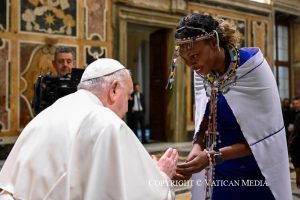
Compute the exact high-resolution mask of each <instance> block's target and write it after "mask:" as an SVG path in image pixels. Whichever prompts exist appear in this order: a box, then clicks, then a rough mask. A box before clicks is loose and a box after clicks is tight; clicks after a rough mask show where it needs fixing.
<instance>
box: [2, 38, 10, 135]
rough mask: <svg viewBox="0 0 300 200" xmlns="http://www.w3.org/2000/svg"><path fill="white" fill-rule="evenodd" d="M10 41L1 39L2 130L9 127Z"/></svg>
mask: <svg viewBox="0 0 300 200" xmlns="http://www.w3.org/2000/svg"><path fill="white" fill-rule="evenodd" d="M9 61H10V57H9V42H8V41H7V40H4V39H0V125H1V127H2V128H1V129H2V131H5V130H8V129H9V114H10V105H9V97H10V95H9V88H10V87H9V86H10V85H9Z"/></svg>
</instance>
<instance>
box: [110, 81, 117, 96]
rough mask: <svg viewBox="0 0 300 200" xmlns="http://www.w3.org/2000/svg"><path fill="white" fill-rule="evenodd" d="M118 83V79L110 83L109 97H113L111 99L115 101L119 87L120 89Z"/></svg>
mask: <svg viewBox="0 0 300 200" xmlns="http://www.w3.org/2000/svg"><path fill="white" fill-rule="evenodd" d="M118 84H119V82H118V81H117V80H114V81H113V82H112V83H111V84H110V88H109V97H110V99H111V101H115V97H116V94H117V92H118V91H117V89H118Z"/></svg>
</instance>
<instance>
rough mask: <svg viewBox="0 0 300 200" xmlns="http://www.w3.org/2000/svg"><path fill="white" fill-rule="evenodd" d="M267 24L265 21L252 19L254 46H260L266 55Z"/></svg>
mask: <svg viewBox="0 0 300 200" xmlns="http://www.w3.org/2000/svg"><path fill="white" fill-rule="evenodd" d="M266 37H267V25H266V23H264V22H259V21H252V46H254V47H259V48H260V50H261V52H262V53H263V54H264V55H266V54H267V52H266V49H267V40H266Z"/></svg>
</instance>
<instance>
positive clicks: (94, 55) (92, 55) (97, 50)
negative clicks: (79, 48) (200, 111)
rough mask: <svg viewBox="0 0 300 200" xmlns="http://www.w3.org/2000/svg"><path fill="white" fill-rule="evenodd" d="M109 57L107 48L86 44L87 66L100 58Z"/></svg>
mask: <svg viewBox="0 0 300 200" xmlns="http://www.w3.org/2000/svg"><path fill="white" fill-rule="evenodd" d="M105 57H107V48H105V47H104V48H101V47H96V46H85V66H87V65H88V64H90V63H91V62H93V61H94V60H96V59H98V58H105Z"/></svg>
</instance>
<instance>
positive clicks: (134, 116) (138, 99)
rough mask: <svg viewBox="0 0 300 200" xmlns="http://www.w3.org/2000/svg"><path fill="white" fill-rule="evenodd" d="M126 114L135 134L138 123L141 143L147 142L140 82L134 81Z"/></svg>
mask: <svg viewBox="0 0 300 200" xmlns="http://www.w3.org/2000/svg"><path fill="white" fill-rule="evenodd" d="M128 107H129V108H128V114H129V115H128V116H130V125H131V126H132V129H133V131H134V133H135V135H136V136H138V134H137V130H138V124H139V125H140V128H141V131H142V143H144V144H145V143H148V141H147V140H146V135H145V108H146V107H145V98H144V95H143V94H142V93H140V84H139V83H134V92H133V93H132V96H131V100H129V102H128Z"/></svg>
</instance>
